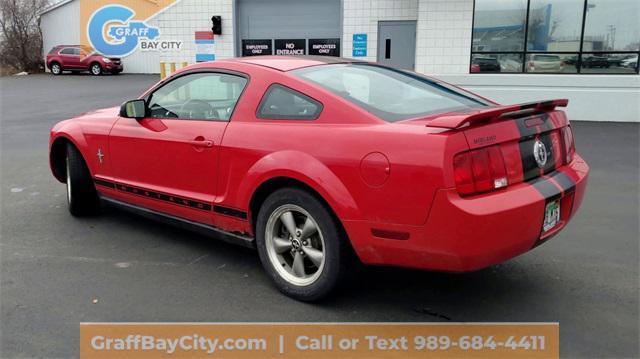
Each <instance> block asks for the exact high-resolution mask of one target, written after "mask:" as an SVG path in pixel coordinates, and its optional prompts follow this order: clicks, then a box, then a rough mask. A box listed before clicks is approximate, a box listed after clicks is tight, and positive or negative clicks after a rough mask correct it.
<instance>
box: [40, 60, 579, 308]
mask: <svg viewBox="0 0 640 359" xmlns="http://www.w3.org/2000/svg"><path fill="white" fill-rule="evenodd" d="M566 104H567V101H566V100H552V101H542V102H532V103H527V104H521V105H509V106H501V105H498V104H496V103H495V102H492V101H490V100H487V99H485V98H482V97H480V96H477V95H474V94H472V93H469V92H467V91H465V90H462V89H460V88H456V87H454V86H452V85H449V84H446V83H444V82H442V81H439V80H436V79H432V78H428V77H424V76H422V75H419V74H416V73H413V72H407V71H403V70H397V69H393V68H388V67H384V66H380V65H376V64H371V63H365V62H355V61H351V60H347V59H335V58H315V57H295V58H294V57H250V58H242V59H234V60H220V61H215V62H208V63H201V64H196V65H193V66H189V67H186V68H184V69H182V70H180V71H178V72H176V73H175V74H173V75H172V76H171V77H168V78H167V79H165V80H163V81H161V82H159V83H158V84H156V85H155V86H153V87H152V88H151V89H149V90H148V91H147V92H145V93H144V94H142V95H141V96H140V97H139V98H138V99H135V100H132V101H128V102H125V103H124V104H123V105H122V106H121V107H120V108H116V107H114V108H107V109H102V110H97V111H93V112H90V113H86V114H84V115H81V116H79V117H76V118H73V119H70V120H66V121H62V122H60V123H58V124H57V125H55V127H54V128H53V129H52V131H51V139H50V164H51V169H52V171H53V175H54V176H55V177H56V178H57V179H58V180H59V181H60V182H63V183H66V185H67V193H68V203H69V210H70V211H71V214H73V215H76V216H80V215H85V214H91V213H95V212H96V211H97V210H98V207H99V203H100V202H101V201H104V202H109V203H111V204H115V205H118V206H120V207H123V208H126V209H129V210H132V211H134V212H137V213H140V214H143V215H146V216H150V217H154V218H162V219H165V220H168V221H169V222H172V223H174V224H178V225H182V226H185V227H189V228H191V229H195V230H198V231H200V232H203V233H210V234H213V235H214V236H216V237H218V238H222V239H224V240H228V241H232V242H235V243H240V244H244V245H246V246H250V247H257V250H258V254H259V256H260V259H261V261H262V264H263V266H264V268H265V270H266V271H267V272H268V273H269V275H270V277H271V278H272V279H273V280H274V282H275V283H276V285H277V287H278V288H279V289H280V290H281V291H283V292H284V293H286V294H288V295H290V296H293V297H295V298H298V299H301V300H314V299H318V298H320V297H322V296H324V295H326V294H327V293H328V292H329V291H330V290H331V289H332V288H334V287H335V286H336V284H337V283H338V282H339V281H340V279H341V278H343V277H344V276H345V274H347V273H348V272H349V271H350V270H351V267H350V266H349V265H350V264H352V263H353V262H352V260H356V259H359V260H360V261H362V262H364V263H367V264H376V265H392V266H402V267H412V268H422V269H430V270H440V271H453V272H466V271H473V270H477V269H480V268H483V267H487V266H491V265H493V264H496V263H500V262H502V261H505V260H507V259H510V258H512V257H514V256H517V255H519V254H521V253H524V252H526V251H528V250H530V249H532V248H534V247H536V246H538V245H539V244H541V243H543V242H545V241H547V240H548V239H549V238H551V237H552V236H554V235H555V234H557V233H558V232H559V231H560V230H562V229H563V228H564V227H565V226H566V225H567V223H568V221H569V219H570V218H571V217H572V216H573V215H574V214H575V213H576V211H577V210H578V208H579V207H580V204H581V202H582V198H583V195H584V193H585V188H586V185H587V176H588V172H589V168H588V166H587V164H586V163H585V162H584V160H583V159H582V158H580V156H578V155H577V154H576V153H575V147H574V141H573V135H572V131H571V127H570V125H569V121H568V120H567V118H566V116H565V114H564V113H563V112H562V111H559V110H558V109H557V108H558V107H562V106H566Z"/></svg>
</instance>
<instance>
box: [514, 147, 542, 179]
mask: <svg viewBox="0 0 640 359" xmlns="http://www.w3.org/2000/svg"><path fill="white" fill-rule="evenodd" d="M533 141H534V140H533V139H531V140H525V141H520V143H518V147H519V148H520V161H521V162H522V179H523V180H524V181H529V180H531V179H534V178H536V177H539V176H540V167H538V164H537V163H536V159H535V157H534V156H533Z"/></svg>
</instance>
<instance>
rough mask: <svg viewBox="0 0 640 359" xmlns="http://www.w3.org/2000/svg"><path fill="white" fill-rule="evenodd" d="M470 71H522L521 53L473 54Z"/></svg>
mask: <svg viewBox="0 0 640 359" xmlns="http://www.w3.org/2000/svg"><path fill="white" fill-rule="evenodd" d="M470 72H474V73H475V72H484V73H487V72H494V73H496V72H522V54H517V53H516V54H475V55H473V57H472V58H471V68H470Z"/></svg>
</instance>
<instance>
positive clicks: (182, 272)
mask: <svg viewBox="0 0 640 359" xmlns="http://www.w3.org/2000/svg"><path fill="white" fill-rule="evenodd" d="M157 80H158V76H157V75H120V76H103V77H92V76H89V75H65V76H59V77H53V76H49V75H29V76H24V77H13V78H2V79H0V91H1V93H2V94H1V96H2V103H1V106H2V109H1V110H2V114H1V119H0V121H1V122H0V141H1V144H0V146H1V147H0V149H1V151H0V161H1V167H0V168H1V188H0V191H1V192H0V194H1V202H2V207H1V224H0V227H1V229H0V231H1V232H0V233H1V240H0V252H1V253H0V260H1V263H0V264H1V272H0V274H1V277H0V305H1V308H0V309H1V319H0V322H1V328H0V332H1V335H2V338H1V347H0V349H1V350H0V357H2V358H9V357H17V356H20V357H69V356H77V348H78V341H79V322H93V321H100V322H106V321H117V322H119V321H129V322H152V321H158V322H174V321H204V322H229V321H234V322H235V321H252V322H253V321H259V322H262V321H277V322H279V321H291V322H309V321H311V322H327V321H328V322H337V321H358V322H362V321H364V322H375V321H392V322H405V321H412V322H414V321H415V322H432V321H433V322H446V321H455V322H467V321H471V322H475V321H479V322H502V321H511V322H559V323H560V339H561V355H562V356H564V357H593V358H596V357H616V358H621V357H625V358H627V357H638V335H639V333H638V315H639V313H638V304H639V303H638V289H639V288H638V276H639V271H638V269H639V268H638V266H639V264H638V262H639V254H638V253H639V248H638V245H639V244H638V242H639V241H638V237H639V234H638V190H639V188H638V182H639V174H638V160H639V159H638V151H639V125H638V124H622V123H588V122H579V121H574V123H573V126H574V132H575V136H576V143H577V148H578V151H579V152H580V153H581V154H582V156H583V157H584V158H585V159H586V160H587V161H588V162H589V164H590V166H591V177H590V180H589V188H588V191H587V196H586V198H585V201H584V203H583V207H582V209H581V211H580V212H579V213H578V215H577V216H576V217H575V219H574V220H573V222H572V223H570V225H569V226H568V228H566V229H565V230H564V231H563V232H562V233H561V234H559V235H558V236H556V237H555V238H554V239H553V240H551V241H550V242H548V243H546V244H544V245H542V246H540V247H538V248H536V249H535V250H533V251H531V252H529V253H527V254H525V255H523V256H520V257H518V258H515V259H513V260H511V261H509V262H507V263H504V264H502V265H498V266H495V267H492V268H489V269H485V270H482V271H479V272H475V273H469V274H446V273H432V272H422V271H413V270H404V269H391V268H367V269H366V270H365V271H364V272H363V273H362V274H360V276H359V280H357V281H356V282H354V283H352V285H350V286H349V287H348V288H346V289H344V290H342V291H341V292H339V293H337V295H335V296H333V297H331V298H329V299H328V300H326V301H323V302H321V303H316V304H306V303H300V302H296V301H294V300H292V299H289V298H287V297H285V296H283V295H281V294H280V293H279V292H278V291H277V290H276V289H275V288H274V287H273V286H272V285H271V283H270V281H269V279H268V278H267V276H266V275H265V273H264V272H263V270H262V268H261V266H260V263H259V260H258V258H257V254H256V253H255V252H254V251H252V250H249V249H245V248H241V247H236V246H233V245H229V244H226V243H223V242H218V241H214V240H210V239H207V238H203V237H200V236H198V235H196V234H192V233H189V232H184V231H181V230H179V229H175V228H173V227H169V226H166V225H163V224H158V223H156V222H152V221H149V220H146V219H143V218H140V217H135V216H132V215H130V214H128V213H124V212H119V211H116V210H113V209H109V210H106V211H105V212H104V213H103V214H102V215H101V216H98V217H93V218H83V219H78V218H73V217H71V216H70V215H69V213H68V212H67V209H66V198H65V187H64V185H62V184H60V183H58V182H57V181H56V180H55V179H54V178H53V177H52V176H51V174H50V171H49V167H48V158H47V145H48V135H49V129H50V128H51V126H52V125H53V124H54V123H56V122H57V121H59V120H62V119H65V118H69V117H71V116H74V115H77V114H80V113H82V112H85V111H88V110H91V109H95V108H100V107H108V106H116V105H119V104H120V103H122V102H123V101H124V100H127V99H132V98H134V97H136V96H137V95H138V94H139V93H141V92H142V91H143V90H144V89H146V88H148V87H149V86H150V85H151V84H153V83H154V82H156V81H157ZM603 106H615V104H603ZM573 120H579V119H573Z"/></svg>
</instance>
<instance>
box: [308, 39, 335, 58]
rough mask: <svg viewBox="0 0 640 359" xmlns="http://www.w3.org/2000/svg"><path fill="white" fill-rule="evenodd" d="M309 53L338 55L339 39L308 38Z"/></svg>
mask: <svg viewBox="0 0 640 359" xmlns="http://www.w3.org/2000/svg"><path fill="white" fill-rule="evenodd" d="M309 55H320V56H340V39H309Z"/></svg>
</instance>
